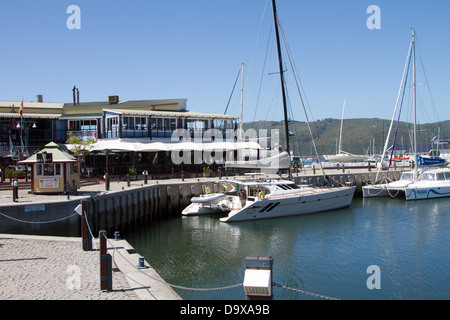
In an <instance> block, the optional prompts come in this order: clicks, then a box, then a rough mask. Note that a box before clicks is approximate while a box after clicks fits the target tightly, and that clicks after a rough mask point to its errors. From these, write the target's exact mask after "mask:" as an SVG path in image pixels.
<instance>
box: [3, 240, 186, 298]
mask: <svg viewBox="0 0 450 320" xmlns="http://www.w3.org/2000/svg"><path fill="white" fill-rule="evenodd" d="M113 242H114V240H108V253H109V254H111V256H112V257H113V259H112V260H113V263H112V270H113V276H112V289H113V290H112V291H109V292H107V291H101V290H100V260H99V251H98V250H92V251H83V249H82V243H81V239H80V238H63V237H41V236H23V235H5V234H0V299H1V300H179V299H180V297H179V296H178V295H177V294H176V293H175V292H174V291H173V290H172V289H171V288H170V287H168V286H166V285H164V284H163V280H162V279H161V278H160V277H159V276H158V275H157V273H156V272H155V271H154V270H153V269H152V268H151V267H150V266H149V265H148V264H147V263H146V266H147V267H148V268H147V269H144V270H142V271H141V270H139V269H137V268H135V267H134V265H136V266H137V265H138V257H137V256H138V255H137V254H128V252H127V251H126V249H127V243H126V242H124V241H117V242H116V243H113ZM97 247H98V244H97ZM114 248H115V250H114ZM129 262H132V264H130V263H129Z"/></svg>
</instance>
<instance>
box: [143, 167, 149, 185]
mask: <svg viewBox="0 0 450 320" xmlns="http://www.w3.org/2000/svg"><path fill="white" fill-rule="evenodd" d="M143 174H144V184H148V171H147V170H145V171H144V172H143Z"/></svg>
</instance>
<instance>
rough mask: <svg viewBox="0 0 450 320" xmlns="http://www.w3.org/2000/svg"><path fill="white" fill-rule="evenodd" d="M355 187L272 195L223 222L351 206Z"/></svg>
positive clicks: (234, 211)
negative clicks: (280, 195)
mask: <svg viewBox="0 0 450 320" xmlns="http://www.w3.org/2000/svg"><path fill="white" fill-rule="evenodd" d="M354 194H355V187H348V188H334V189H315V190H314V191H309V192H308V193H306V194H299V195H296V196H292V197H271V198H268V199H263V200H260V201H256V202H253V203H251V204H250V205H248V206H246V207H244V208H243V209H240V210H232V211H231V212H230V213H229V214H228V216H227V217H224V218H221V219H220V220H221V221H222V222H237V221H247V220H260V219H271V218H278V217H286V216H295V215H303V214H311V213H317V212H323V211H330V210H335V209H342V208H346V207H349V206H350V205H351V202H352V200H353V196H354Z"/></svg>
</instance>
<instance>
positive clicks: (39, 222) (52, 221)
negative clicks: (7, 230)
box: [0, 212, 78, 224]
mask: <svg viewBox="0 0 450 320" xmlns="http://www.w3.org/2000/svg"><path fill="white" fill-rule="evenodd" d="M0 215H2V216H4V217H5V218H8V219H11V220H14V221H18V222H23V223H29V224H47V223H54V222H58V221H62V220H66V219H69V218H71V217H73V216H75V215H78V213H74V214H72V215H70V216H68V217H65V218H61V219H56V220H51V221H25V220H20V219H16V218H13V217H10V216H8V215H6V214H4V213H1V212H0Z"/></svg>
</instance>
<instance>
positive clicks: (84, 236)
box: [81, 201, 92, 251]
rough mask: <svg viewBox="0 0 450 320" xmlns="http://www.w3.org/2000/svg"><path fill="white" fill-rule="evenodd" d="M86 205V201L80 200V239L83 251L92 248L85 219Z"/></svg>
mask: <svg viewBox="0 0 450 320" xmlns="http://www.w3.org/2000/svg"><path fill="white" fill-rule="evenodd" d="M87 213H88V205H87V202H86V201H82V202H81V239H82V244H83V250H84V251H90V250H92V236H91V234H90V233H89V228H88V221H87Z"/></svg>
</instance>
